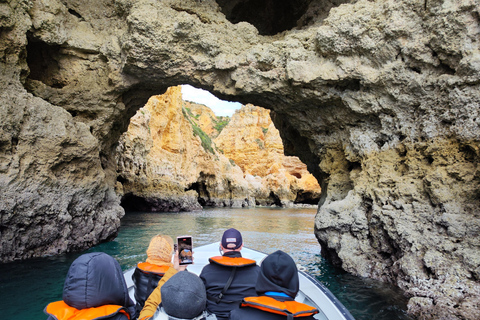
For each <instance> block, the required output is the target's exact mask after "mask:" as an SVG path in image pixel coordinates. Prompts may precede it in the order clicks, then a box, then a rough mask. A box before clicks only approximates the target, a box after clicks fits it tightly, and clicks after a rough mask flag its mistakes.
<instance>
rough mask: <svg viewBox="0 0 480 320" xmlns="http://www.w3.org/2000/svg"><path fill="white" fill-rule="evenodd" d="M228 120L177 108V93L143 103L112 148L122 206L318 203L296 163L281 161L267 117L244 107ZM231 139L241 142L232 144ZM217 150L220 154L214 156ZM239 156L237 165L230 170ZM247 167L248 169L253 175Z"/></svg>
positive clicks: (180, 104)
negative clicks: (115, 146) (115, 159)
mask: <svg viewBox="0 0 480 320" xmlns="http://www.w3.org/2000/svg"><path fill="white" fill-rule="evenodd" d="M246 119H253V121H252V120H246ZM228 120H229V118H228V117H219V118H217V117H216V116H215V114H214V113H213V111H212V110H211V109H210V108H208V107H206V106H204V105H200V104H195V103H190V102H186V101H183V100H182V96H181V89H180V86H178V87H171V88H169V89H168V90H167V92H166V93H165V94H163V95H157V96H154V97H152V98H150V100H149V101H148V103H147V104H146V105H145V107H143V108H141V109H140V110H139V111H138V112H137V114H136V115H135V116H134V117H133V118H132V119H131V121H130V125H129V127H128V131H127V132H126V133H124V134H123V135H122V137H121V138H120V143H119V147H118V148H117V174H118V178H117V181H118V182H117V190H118V192H119V194H120V195H121V196H122V206H123V207H124V208H127V209H129V210H136V211H190V210H198V209H201V208H202V207H201V205H210V206H233V207H242V206H243V207H245V206H255V205H278V206H282V207H291V206H292V205H293V204H294V203H302V204H303V203H309V204H316V203H318V199H319V197H320V187H319V185H318V183H317V181H316V180H315V178H314V177H313V176H312V175H311V174H309V173H308V171H307V168H306V165H304V164H303V163H302V162H301V161H300V160H299V159H298V158H297V157H286V156H284V155H283V146H282V141H281V139H280V135H279V133H278V130H276V129H275V127H274V126H273V123H272V121H271V119H270V111H269V110H266V109H263V108H260V107H254V106H244V107H243V108H242V109H241V110H240V111H238V112H236V113H235V115H234V116H233V118H232V120H231V121H228ZM227 123H229V125H227V126H226V127H225V128H224V129H223V127H222V125H223V124H227ZM262 125H263V126H266V127H267V128H268V129H267V128H263V127H262ZM239 128H242V130H239ZM221 129H223V131H222V130H221ZM267 130H269V133H268V131H267ZM257 131H260V132H262V136H261V140H260V139H259V138H256V136H255V135H253V136H252V133H257ZM219 132H221V134H220V136H218V134H219ZM215 136H218V138H217V139H216V140H213V141H212V140H211V138H213V137H215ZM236 138H239V139H240V140H242V141H244V142H243V143H235V141H232V139H236ZM264 141H265V142H264ZM218 144H220V145H221V146H222V147H225V150H227V151H225V152H224V151H223V150H222V149H220V151H221V152H218V151H217V150H219V149H218V148H219V147H218ZM252 145H254V147H253V148H252V147H251V146H252ZM255 146H256V147H255ZM223 153H224V154H223ZM239 157H242V159H243V160H244V161H243V162H242V163H241V165H238V166H237V165H236V163H235V161H236V160H237V159H240V158H239ZM230 159H231V160H233V162H232V161H230ZM249 162H251V163H253V164H250V163H249ZM249 166H255V171H254V172H253V173H252V172H251V170H249V169H248V167H249ZM245 170H247V172H248V173H247V175H246V177H245V172H244V171H245ZM252 174H253V175H252ZM254 175H255V176H254Z"/></svg>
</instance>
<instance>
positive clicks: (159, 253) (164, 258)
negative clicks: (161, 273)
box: [146, 234, 173, 265]
mask: <svg viewBox="0 0 480 320" xmlns="http://www.w3.org/2000/svg"><path fill="white" fill-rule="evenodd" d="M172 254H173V240H172V238H171V237H169V236H164V235H160V234H159V235H156V236H155V237H153V238H152V240H150V244H149V245H148V249H147V256H148V257H147V260H146V261H147V262H148V263H153V264H156V265H164V264H169V263H171V261H172Z"/></svg>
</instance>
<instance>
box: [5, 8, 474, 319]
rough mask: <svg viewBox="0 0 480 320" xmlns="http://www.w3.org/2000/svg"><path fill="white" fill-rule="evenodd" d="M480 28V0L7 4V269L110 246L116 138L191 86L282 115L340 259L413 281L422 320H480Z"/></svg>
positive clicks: (115, 221)
mask: <svg viewBox="0 0 480 320" xmlns="http://www.w3.org/2000/svg"><path fill="white" fill-rule="evenodd" d="M273 4H274V5H275V6H276V7H272V5H273ZM277 7H278V8H280V9H282V8H283V10H270V9H272V8H277ZM285 8H286V9H288V10H285ZM252 13H255V14H252ZM257 13H258V14H257ZM479 15H480V14H479V5H478V2H477V1H475V0H457V1H450V0H384V1H379V0H374V1H369V0H292V1H286V0H279V1H275V3H273V1H272V0H264V1H247V0H235V1H232V2H230V1H224V0H217V1H214V0H204V1H194V0H182V1H179V0H164V1H157V0H135V1H131V0H96V1H89V0H87V1H78V0H62V1H59V0H35V1H22V0H12V1H7V2H6V1H2V2H0V70H1V72H0V88H1V90H0V101H1V103H0V117H1V119H2V121H1V122H0V190H1V192H0V248H1V249H0V257H1V260H2V261H8V260H13V259H23V258H28V257H32V256H40V255H45V254H52V253H61V252H65V251H71V250H77V249H82V248H86V247H88V246H90V245H93V244H95V243H98V242H99V241H104V240H106V239H108V238H109V237H111V236H113V235H114V234H115V232H116V230H117V227H118V226H119V221H120V218H121V216H122V214H123V210H122V209H121V207H120V205H119V199H118V198H117V197H116V196H115V192H114V186H115V184H116V162H115V157H114V150H115V145H116V143H117V142H118V140H119V137H120V135H121V134H122V133H123V132H125V131H126V130H127V126H128V123H129V121H130V118H131V117H132V116H133V115H134V114H135V112H136V111H137V110H138V109H139V108H141V107H142V106H144V105H145V103H146V102H147V100H148V98H149V97H151V96H152V95H155V94H162V93H164V92H165V90H166V89H167V88H168V87H170V86H174V85H179V84H191V85H193V86H196V87H200V88H204V89H207V90H210V91H211V92H212V93H214V94H215V95H217V96H218V97H220V98H225V99H227V98H228V100H236V101H240V102H242V103H243V104H246V103H252V104H254V105H257V106H261V107H264V108H268V109H270V110H272V119H273V122H274V123H275V127H276V128H277V129H278V130H279V132H280V135H281V137H282V140H283V142H284V149H285V153H286V154H288V155H296V156H298V157H299V158H300V159H301V160H302V161H303V162H304V163H306V164H307V166H308V169H309V171H310V172H311V173H312V174H313V175H314V176H315V177H316V178H317V180H318V181H319V183H320V186H321V187H322V200H321V202H320V207H319V211H318V214H317V218H316V227H315V234H316V236H317V237H318V239H319V242H320V244H321V246H322V251H323V252H324V253H325V254H327V255H328V256H329V257H330V258H331V259H332V261H335V262H336V263H338V265H341V266H342V268H344V269H346V270H348V271H349V272H351V273H353V274H358V275H362V276H367V277H374V278H378V279H383V280H384V281H388V282H392V283H395V284H396V285H398V286H400V287H401V288H403V289H404V290H406V292H407V294H408V295H409V296H410V297H411V299H410V303H409V312H410V313H411V314H413V315H415V316H417V317H418V318H420V319H478V318H480V314H479V313H480V305H479V304H480V302H479V301H480V284H479V282H480V269H479V265H480V250H479V249H480V238H479V237H478V234H479V231H480V217H479V215H480V214H479V212H478V209H477V208H478V207H479V205H480V196H479V192H478V190H480V174H479V170H478V166H479V159H480V149H479V146H480V144H479V137H480V128H479V121H480V120H479V119H480V118H479V116H478V114H479V112H480V95H479V92H480V50H479V38H480V37H479V36H480V34H479V33H480V31H479V30H480V23H479V20H480V19H479ZM250 17H251V18H250Z"/></svg>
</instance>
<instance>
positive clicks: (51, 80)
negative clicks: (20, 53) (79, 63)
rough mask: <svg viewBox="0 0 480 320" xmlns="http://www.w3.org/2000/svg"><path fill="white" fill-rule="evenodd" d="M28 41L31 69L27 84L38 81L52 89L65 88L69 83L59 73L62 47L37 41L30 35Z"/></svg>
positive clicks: (28, 56) (28, 60) (28, 59)
mask: <svg viewBox="0 0 480 320" xmlns="http://www.w3.org/2000/svg"><path fill="white" fill-rule="evenodd" d="M27 39H28V43H27V64H28V68H29V69H30V74H29V75H28V77H27V82H28V80H37V81H40V82H42V83H44V84H45V85H47V86H49V87H52V88H57V89H61V88H63V87H64V86H65V85H66V84H67V82H66V80H65V79H63V78H62V77H61V76H60V72H59V71H60V64H59V59H60V56H61V47H60V46H59V45H51V44H47V43H45V42H43V41H40V40H37V39H35V38H34V37H32V36H31V35H30V34H28V35H27ZM27 89H28V87H27Z"/></svg>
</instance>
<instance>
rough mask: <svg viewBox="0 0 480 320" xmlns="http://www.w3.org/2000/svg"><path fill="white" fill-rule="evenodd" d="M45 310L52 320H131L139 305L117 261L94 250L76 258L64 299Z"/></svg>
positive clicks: (64, 292)
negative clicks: (129, 293)
mask: <svg viewBox="0 0 480 320" xmlns="http://www.w3.org/2000/svg"><path fill="white" fill-rule="evenodd" d="M44 311H45V313H46V314H47V315H48V316H49V317H48V320H63V319H68V320H75V319H82V320H83V319H88V320H94V319H102V320H129V319H130V320H131V319H133V316H134V314H135V304H134V303H133V301H132V299H130V297H129V295H128V289H127V285H126V283H125V278H124V277H123V272H122V269H121V267H120V265H119V264H118V262H117V260H115V259H114V258H113V257H111V256H109V255H108V254H106V253H103V252H93V253H87V254H83V255H81V256H80V257H78V258H77V259H76V260H75V261H73V263H72V265H71V266H70V268H69V270H68V273H67V277H66V279H65V284H64V286H63V300H61V301H56V302H52V303H50V304H48V305H47V306H46V307H45V310H44Z"/></svg>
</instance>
